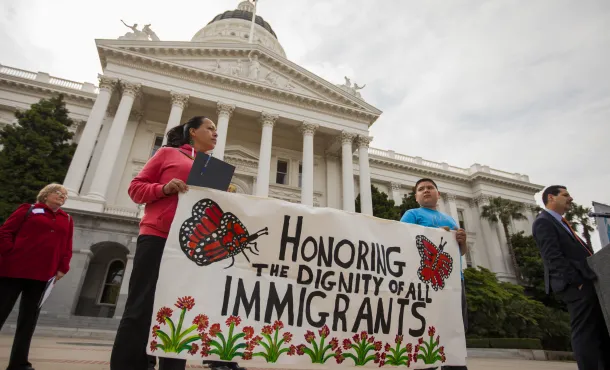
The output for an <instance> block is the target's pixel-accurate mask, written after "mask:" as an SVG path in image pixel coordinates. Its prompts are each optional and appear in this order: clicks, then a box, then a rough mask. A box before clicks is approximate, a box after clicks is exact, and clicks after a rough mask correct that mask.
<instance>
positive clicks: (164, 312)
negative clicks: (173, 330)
mask: <svg viewBox="0 0 610 370" xmlns="http://www.w3.org/2000/svg"><path fill="white" fill-rule="evenodd" d="M173 313H174V311H173V310H172V309H171V308H169V307H161V308H160V309H159V311H158V312H157V322H158V323H159V324H165V319H166V318H167V317H171V316H172V314H173Z"/></svg>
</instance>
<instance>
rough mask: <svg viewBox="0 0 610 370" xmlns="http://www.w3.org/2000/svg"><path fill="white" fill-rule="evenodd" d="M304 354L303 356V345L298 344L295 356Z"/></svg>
mask: <svg viewBox="0 0 610 370" xmlns="http://www.w3.org/2000/svg"><path fill="white" fill-rule="evenodd" d="M304 354H305V345H304V344H299V345H298V346H297V355H299V356H303V355H304Z"/></svg>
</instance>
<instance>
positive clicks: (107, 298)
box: [100, 260, 125, 305]
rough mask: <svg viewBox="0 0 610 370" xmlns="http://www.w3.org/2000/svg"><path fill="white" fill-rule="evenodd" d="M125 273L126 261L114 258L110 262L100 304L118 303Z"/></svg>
mask: <svg viewBox="0 0 610 370" xmlns="http://www.w3.org/2000/svg"><path fill="white" fill-rule="evenodd" d="M123 275H125V263H124V262H123V261H121V260H114V261H111V262H110V263H109V264H108V269H107V271H106V278H105V279H104V286H103V287H102V294H101V296H100V304H110V305H116V303H117V301H118V300H119V293H120V291H121V283H122V282H123Z"/></svg>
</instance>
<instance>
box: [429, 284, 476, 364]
mask: <svg viewBox="0 0 610 370" xmlns="http://www.w3.org/2000/svg"><path fill="white" fill-rule="evenodd" d="M462 321H463V322H464V334H466V332H467V331H468V305H467V304H466V285H464V280H462ZM433 369H437V368H436V367H434V368H429V369H423V370H433ZM441 369H442V370H468V367H467V366H441Z"/></svg>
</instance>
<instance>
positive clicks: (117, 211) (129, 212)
mask: <svg viewBox="0 0 610 370" xmlns="http://www.w3.org/2000/svg"><path fill="white" fill-rule="evenodd" d="M104 213H107V214H109V215H117V216H125V217H139V216H140V210H138V209H135V210H134V209H133V208H126V207H119V206H106V207H105V208H104Z"/></svg>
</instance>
